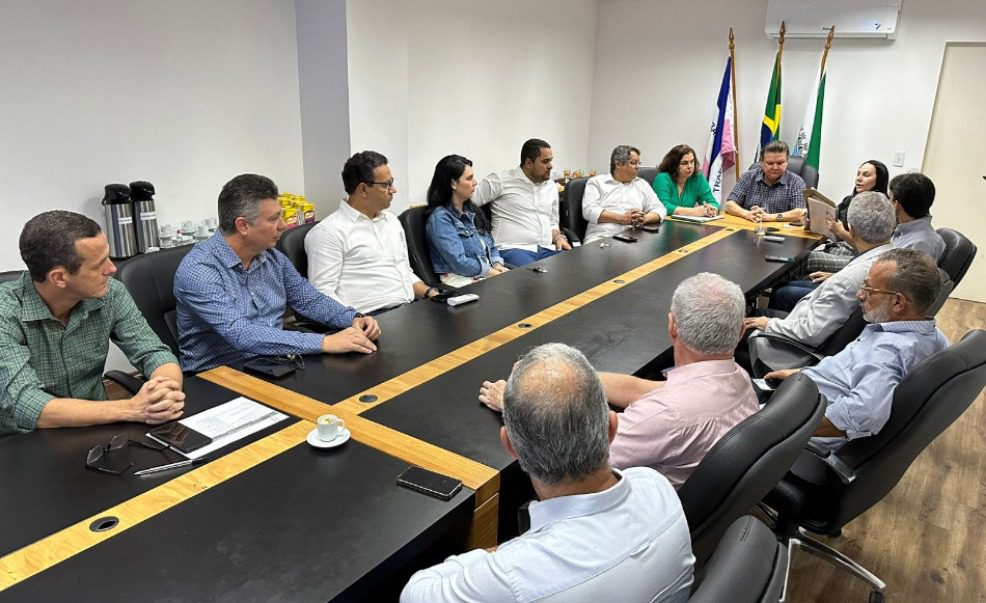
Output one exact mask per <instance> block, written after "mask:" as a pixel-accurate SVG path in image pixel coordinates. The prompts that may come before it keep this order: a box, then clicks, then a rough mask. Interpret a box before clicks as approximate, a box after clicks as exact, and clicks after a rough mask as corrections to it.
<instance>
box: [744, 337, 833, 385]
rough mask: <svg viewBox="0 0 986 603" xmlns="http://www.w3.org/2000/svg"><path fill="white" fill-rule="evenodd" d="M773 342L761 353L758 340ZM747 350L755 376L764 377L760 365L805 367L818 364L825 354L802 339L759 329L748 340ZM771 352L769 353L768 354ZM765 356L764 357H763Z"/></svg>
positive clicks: (772, 367)
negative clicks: (796, 339)
mask: <svg viewBox="0 0 986 603" xmlns="http://www.w3.org/2000/svg"><path fill="white" fill-rule="evenodd" d="M759 339H763V340H765V341H769V342H771V347H770V348H765V349H764V350H763V351H764V353H763V354H761V353H760V350H759V349H758V343H757V340H759ZM747 350H748V351H749V356H750V368H751V369H753V370H752V373H753V376H754V377H763V374H761V371H760V367H761V365H762V366H763V367H766V368H767V369H768V370H770V369H778V368H793V367H804V366H812V365H815V364H818V363H819V362H820V361H821V360H822V358H824V356H822V355H821V354H819V353H818V351H817V350H815V349H814V348H812V347H810V346H807V345H805V344H803V343H801V342H800V341H795V340H793V339H791V338H789V337H786V336H784V335H779V334H777V333H765V332H763V331H757V332H755V333H753V334H752V335H750V337H749V339H748V340H747ZM768 352H769V355H768ZM761 356H763V357H764V358H761Z"/></svg>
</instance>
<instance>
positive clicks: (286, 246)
mask: <svg viewBox="0 0 986 603" xmlns="http://www.w3.org/2000/svg"><path fill="white" fill-rule="evenodd" d="M316 224H318V222H312V223H310V224H302V225H301V226H295V227H294V228H289V229H288V230H285V231H284V233H283V234H282V235H281V238H280V239H278V241H277V245H275V248H276V249H277V250H278V251H280V252H281V253H283V254H284V255H286V256H288V259H289V260H291V265H292V266H294V268H295V270H297V271H298V273H299V274H301V276H303V277H305V278H308V254H307V253H306V252H305V237H306V236H307V235H308V231H309V230H311V229H312V227H314V226H315V225H316Z"/></svg>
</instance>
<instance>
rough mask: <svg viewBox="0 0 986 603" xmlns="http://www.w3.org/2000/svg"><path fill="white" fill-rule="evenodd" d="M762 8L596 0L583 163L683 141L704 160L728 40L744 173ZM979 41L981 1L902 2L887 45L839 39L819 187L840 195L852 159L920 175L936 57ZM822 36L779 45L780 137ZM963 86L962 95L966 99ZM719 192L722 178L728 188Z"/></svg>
mask: <svg viewBox="0 0 986 603" xmlns="http://www.w3.org/2000/svg"><path fill="white" fill-rule="evenodd" d="M765 13H766V2H765V1H764V0H736V1H734V2H716V3H705V2H694V3H690V4H688V5H687V8H679V7H678V6H677V5H675V6H673V7H672V6H670V5H669V3H665V2H654V1H650V0H601V1H600V8H599V28H598V38H597V43H596V46H597V52H596V61H595V65H596V72H595V86H594V95H593V104H592V118H591V120H590V134H589V164H590V166H592V167H596V168H605V166H606V161H607V158H608V155H609V151H610V150H611V149H612V147H613V146H614V145H616V144H620V143H630V144H636V145H637V146H640V147H641V148H642V150H643V151H644V155H645V157H644V159H645V161H646V162H648V163H656V162H658V161H660V159H661V157H663V155H664V153H665V152H666V151H667V149H668V148H670V147H671V146H673V145H675V144H678V143H681V142H685V143H688V144H691V145H692V146H693V147H695V149H696V151H698V153H699V155H702V154H704V153H705V150H706V144H707V140H706V136H707V131H708V124H709V122H710V120H711V118H712V112H713V106H714V102H715V95H716V94H717V92H718V86H719V81H720V79H721V78H722V71H723V68H724V65H725V59H726V56H727V52H728V31H729V27H730V26H732V27H733V28H734V31H735V34H736V68H737V88H738V90H737V92H738V95H737V97H738V98H737V105H738V109H739V126H740V130H739V132H738V135H739V139H740V152H741V162H742V165H743V167H746V166H747V165H749V163H751V162H752V159H753V152H754V150H755V147H756V144H757V139H758V137H759V128H760V119H761V117H762V116H763V109H764V102H765V100H766V94H767V85H768V83H769V79H770V68H771V65H772V61H773V57H774V53H775V49H776V41H775V40H772V39H768V38H767V37H766V36H765V35H764V33H763V27H764V18H765ZM983 39H986V3H984V2H981V1H980V0H940V1H936V2H921V1H919V0H910V1H907V2H904V3H903V12H902V13H901V17H900V22H899V29H898V35H897V39H896V40H894V41H880V40H851V39H839V38H838V32H837V34H836V39H835V41H834V43H833V47H832V51H831V53H830V54H829V59H828V68H827V73H828V86H827V88H826V100H825V119H824V123H823V138H822V156H821V165H820V175H821V178H820V183H819V187H820V188H821V189H822V190H823V191H826V192H828V193H830V194H831V195H835V196H837V197H838V196H841V195H844V194H847V193H848V192H849V190H850V188H851V187H852V179H853V177H854V176H855V173H856V167H857V166H858V164H859V163H860V162H862V161H864V160H866V159H869V158H874V159H879V160H882V161H883V162H884V163H886V164H887V165H888V166H889V165H890V163H891V159H892V156H893V152H894V151H896V150H902V151H904V152H905V153H906V160H905V165H904V167H903V168H893V167H891V174H895V173H899V172H901V171H904V170H911V169H920V168H921V163H922V159H923V157H924V154H925V144H926V140H927V135H928V128H929V125H930V118H931V110H932V105H933V101H934V95H935V90H936V86H937V82H938V74H939V70H940V65H941V58H942V53H943V50H944V45H945V42H946V41H949V40H983ZM823 45H824V41H823V40H818V39H815V40H796V39H788V40H787V42H786V44H785V47H784V59H783V70H782V71H783V84H784V87H783V101H784V102H783V115H782V123H781V136H782V138H783V139H784V140H785V141H788V142H792V141H793V140H794V139H795V138H796V136H797V130H798V128H799V127H800V124H801V120H802V117H803V115H804V110H805V105H806V104H807V99H808V94H809V91H810V88H811V86H812V84H813V80H814V77H815V74H816V73H817V69H818V62H819V59H820V57H821V51H822V47H823ZM972 91H973V87H972V86H970V93H973V92H972ZM728 186H729V184H728V182H727V187H728Z"/></svg>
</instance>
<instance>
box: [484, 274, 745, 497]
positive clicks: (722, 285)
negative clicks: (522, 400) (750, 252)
mask: <svg viewBox="0 0 986 603" xmlns="http://www.w3.org/2000/svg"><path fill="white" fill-rule="evenodd" d="M745 309H746V301H745V299H744V297H743V291H742V290H741V289H740V288H739V285H737V284H736V283H733V282H731V281H728V280H726V279H724V278H723V277H721V276H719V275H718V274H712V273H709V272H703V273H701V274H696V275H695V276H692V277H690V278H687V279H685V280H684V281H682V282H681V284H680V285H678V287H677V288H676V289H675V291H674V294H673V295H672V297H671V311H670V312H668V334H669V335H670V337H671V345H672V349H673V351H674V363H675V368H674V369H672V370H671V371H670V372H668V379H667V381H651V380H648V379H641V378H639V377H633V376H631V375H619V374H615V373H600V374H599V378H600V380H601V381H602V384H603V388H604V390H605V392H606V397H607V399H608V400H609V403H610V404H611V405H613V406H617V407H620V408H623V409H625V410H624V411H623V412H622V413H621V414H619V415H617V416H618V417H619V428H618V429H617V432H616V437H615V439H614V440H613V444H612V446H611V447H610V462H611V463H612V464H613V466H614V467H619V468H624V467H638V466H643V467H650V468H652V469H655V470H657V471H659V472H660V473H661V474H663V475H664V476H665V477H667V478H668V480H670V481H671V483H672V484H673V485H674V487H675V488H679V487H681V485H682V484H683V483H685V480H686V479H688V476H689V475H691V473H692V471H693V470H694V469H695V467H696V466H698V464H699V462H701V460H702V459H703V458H704V457H705V453H707V452H708V451H709V449H710V448H712V446H714V445H715V443H716V442H717V441H719V438H721V437H722V436H723V435H725V433H726V432H728V431H729V430H730V429H732V428H733V427H735V426H736V425H737V424H739V423H740V422H741V421H742V420H743V419H745V418H747V417H748V416H750V415H752V414H753V413H755V412H756V411H757V409H758V408H759V405H758V403H757V396H756V394H754V392H753V385H752V384H751V382H750V375H749V374H748V373H747V372H746V371H745V370H743V369H742V368H741V367H740V366H739V365H737V364H736V362H735V360H734V359H733V350H734V349H735V348H736V343H737V342H738V341H739V340H740V337H741V336H742V334H743V315H744V312H745ZM504 385H505V383H504V382H503V381H496V382H490V381H486V382H484V383H483V385H482V386H481V388H480V391H479V400H480V401H481V402H482V403H483V404H486V406H488V407H490V408H492V409H493V410H500V408H502V406H503V402H502V399H503V393H502V392H503V388H504Z"/></svg>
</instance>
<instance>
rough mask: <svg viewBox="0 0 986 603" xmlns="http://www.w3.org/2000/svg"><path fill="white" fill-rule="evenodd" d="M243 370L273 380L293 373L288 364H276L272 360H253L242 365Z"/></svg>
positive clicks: (275, 361) (291, 367)
mask: <svg viewBox="0 0 986 603" xmlns="http://www.w3.org/2000/svg"><path fill="white" fill-rule="evenodd" d="M243 368H244V369H246V370H248V371H250V372H251V373H257V374H258V375H263V376H264V377H274V378H275V379H277V378H280V377H284V376H285V375H290V374H291V373H293V372H294V370H295V369H294V367H293V366H291V365H290V364H284V363H283V362H278V361H277V360H275V359H273V358H264V357H260V358H254V359H253V360H248V361H247V362H244V363H243Z"/></svg>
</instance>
